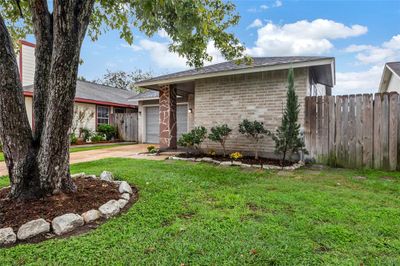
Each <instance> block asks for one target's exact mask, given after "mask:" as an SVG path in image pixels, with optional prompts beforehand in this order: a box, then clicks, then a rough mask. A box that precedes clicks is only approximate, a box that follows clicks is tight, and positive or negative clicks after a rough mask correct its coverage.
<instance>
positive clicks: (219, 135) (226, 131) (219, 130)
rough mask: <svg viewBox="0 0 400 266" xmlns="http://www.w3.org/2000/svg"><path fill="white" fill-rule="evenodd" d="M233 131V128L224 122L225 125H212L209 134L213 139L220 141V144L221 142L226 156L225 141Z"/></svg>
mask: <svg viewBox="0 0 400 266" xmlns="http://www.w3.org/2000/svg"><path fill="white" fill-rule="evenodd" d="M231 132H232V129H230V128H229V127H228V125H227V124H223V125H219V126H215V127H212V128H211V133H210V134H209V135H208V138H209V139H210V140H211V141H214V142H219V144H221V146H222V150H223V152H224V157H225V156H226V151H225V142H226V139H227V138H228V137H229V135H230V134H231Z"/></svg>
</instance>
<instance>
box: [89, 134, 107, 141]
mask: <svg viewBox="0 0 400 266" xmlns="http://www.w3.org/2000/svg"><path fill="white" fill-rule="evenodd" d="M90 140H91V141H92V142H94V143H96V142H100V141H104V140H106V137H105V136H104V134H100V133H95V134H93V135H92V137H91V138H90Z"/></svg>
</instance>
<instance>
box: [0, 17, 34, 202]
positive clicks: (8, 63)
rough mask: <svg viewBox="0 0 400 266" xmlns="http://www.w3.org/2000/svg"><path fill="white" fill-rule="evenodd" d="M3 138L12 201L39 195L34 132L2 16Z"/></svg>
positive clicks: (0, 86) (0, 115)
mask: <svg viewBox="0 0 400 266" xmlns="http://www.w3.org/2000/svg"><path fill="white" fill-rule="evenodd" d="M0 61H1V62H2V64H0V110H1V112H0V128H1V131H0V139H1V142H2V144H3V152H4V156H5V160H6V165H7V168H8V172H9V178H10V181H11V193H10V196H11V197H12V198H31V197H34V196H35V195H37V194H38V193H39V179H38V175H37V169H36V165H35V158H34V157H35V152H34V149H33V147H32V131H31V128H30V125H29V121H28V116H27V113H26V109H25V101H24V96H23V94H22V84H21V81H20V77H19V72H18V67H17V61H16V57H15V53H14V48H13V45H12V40H11V37H10V35H9V33H8V31H7V28H6V26H5V24H4V20H3V18H2V16H1V15H0Z"/></svg>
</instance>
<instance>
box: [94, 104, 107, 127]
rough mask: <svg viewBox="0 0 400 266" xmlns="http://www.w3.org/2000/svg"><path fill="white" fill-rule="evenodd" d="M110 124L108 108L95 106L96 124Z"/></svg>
mask: <svg viewBox="0 0 400 266" xmlns="http://www.w3.org/2000/svg"><path fill="white" fill-rule="evenodd" d="M109 123H110V108H109V107H106V106H97V124H98V125H101V124H109Z"/></svg>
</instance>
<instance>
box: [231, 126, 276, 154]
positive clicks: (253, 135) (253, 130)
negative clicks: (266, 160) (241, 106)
mask: <svg viewBox="0 0 400 266" xmlns="http://www.w3.org/2000/svg"><path fill="white" fill-rule="evenodd" d="M239 132H240V133H241V134H243V135H245V136H246V137H247V138H248V139H250V140H251V141H252V142H253V144H254V158H255V159H256V160H257V159H258V143H259V141H260V140H261V139H262V138H264V135H270V134H271V132H270V131H269V130H267V129H265V128H264V124H263V123H262V122H258V121H253V122H251V121H249V120H247V119H245V120H243V121H242V122H241V123H240V124H239Z"/></svg>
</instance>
